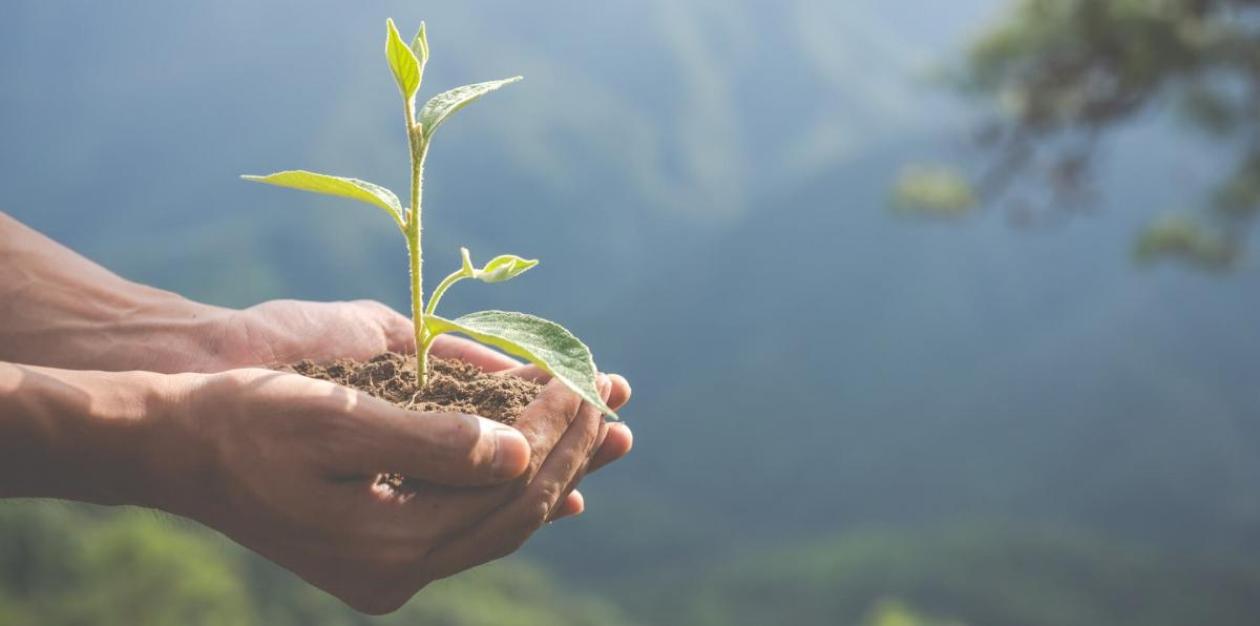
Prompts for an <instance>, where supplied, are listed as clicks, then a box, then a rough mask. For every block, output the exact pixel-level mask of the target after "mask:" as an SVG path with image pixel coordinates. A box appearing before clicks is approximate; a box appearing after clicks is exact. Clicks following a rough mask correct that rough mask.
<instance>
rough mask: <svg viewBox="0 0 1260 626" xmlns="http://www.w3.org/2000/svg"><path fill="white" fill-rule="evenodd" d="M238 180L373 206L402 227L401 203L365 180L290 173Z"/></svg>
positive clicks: (392, 195)
mask: <svg viewBox="0 0 1260 626" xmlns="http://www.w3.org/2000/svg"><path fill="white" fill-rule="evenodd" d="M241 178H243V179H245V180H250V181H254V182H258V183H266V184H268V185H275V186H277V187H288V188H290V189H300V190H302V191H310V192H312V193H322V194H326V195H330V196H341V197H343V198H351V199H353V200H358V201H359V202H366V203H368V204H373V205H376V206H378V207H380V208H382V209H384V210H385V212H386V213H388V214H389V216H390V217H392V218H394V221H395V222H396V223H397V224H398V226H399V228H402V227H403V223H404V221H405V219H406V218H405V217H404V215H403V208H402V203H400V202H399V201H398V196H396V195H394V192H392V191H390V190H388V189H386V188H384V187H381V186H380V185H375V184H373V183H369V182H367V181H366V180H359V179H357V178H344V177H341V176H329V175H327V174H318V173H316V172H307V171H305V170H290V171H287V172H276V173H274V174H268V175H266V176H250V175H245V176H242V177H241Z"/></svg>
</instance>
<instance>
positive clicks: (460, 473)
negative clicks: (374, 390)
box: [337, 398, 531, 486]
mask: <svg viewBox="0 0 1260 626" xmlns="http://www.w3.org/2000/svg"><path fill="white" fill-rule="evenodd" d="M353 414H354V415H355V417H356V419H354V420H351V422H350V424H348V427H347V428H346V429H345V431H348V432H341V433H339V436H340V438H339V441H338V443H337V449H339V450H341V451H342V454H341V455H340V459H339V464H338V469H339V470H341V471H346V472H352V473H354V474H358V475H369V476H370V475H375V474H378V473H396V474H402V475H404V476H410V477H413V478H419V479H422V480H426V481H429V482H433V483H439V484H444V485H452V486H471V485H488V484H495V483H501V482H504V481H508V480H511V479H513V478H515V477H517V476H519V475H520V474H521V473H522V472H524V471H525V469H526V468H527V467H529V465H530V457H531V453H530V448H529V443H528V442H527V440H526V439H525V437H524V436H523V435H522V434H521V432H520V431H518V430H516V429H515V428H512V427H510V426H504V425H502V424H499V423H498V422H494V421H491V420H488V419H486V418H484V417H479V416H476V415H464V414H460V413H425V414H419V415H417V414H416V413H415V412H412V411H404V410H402V409H399V408H397V407H394V406H392V405H389V404H387V403H385V402H382V401H378V400H376V399H375V398H361V399H360V400H359V405H358V406H357V407H356V408H355V409H354V411H353Z"/></svg>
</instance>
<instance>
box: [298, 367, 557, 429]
mask: <svg viewBox="0 0 1260 626" xmlns="http://www.w3.org/2000/svg"><path fill="white" fill-rule="evenodd" d="M282 369H284V370H286V371H291V372H296V373H298V374H302V375H303V376H309V377H311V378H318V379H320V380H329V381H332V382H335V383H338V384H341V385H345V386H347V387H352V388H354V389H358V390H361V391H365V392H367V393H369V394H372V395H373V396H376V397H378V398H381V399H383V400H387V401H389V402H392V403H394V404H396V405H398V406H400V407H403V408H405V409H413V410H416V411H435V412H444V411H452V412H457V413H469V414H472V415H480V416H482V417H485V418H489V419H492V420H495V421H497V422H502V423H504V424H511V423H513V422H515V421H516V418H517V417H519V416H520V414H521V412H522V411H524V410H525V407H526V405H528V404H529V403H530V402H532V401H533V399H534V398H535V397H536V396H537V395H538V393H539V392H540V391H542V386H541V385H539V384H538V383H535V382H533V381H529V380H524V379H521V378H517V377H515V376H505V375H501V374H487V373H485V372H483V371H481V370H480V369H478V368H477V367H476V366H474V365H470V364H468V363H465V362H463V361H455V360H448V359H438V358H432V357H430V358H429V384H428V386H426V387H425V389H424V391H420V390H418V389H417V388H416V367H415V358H414V357H412V356H406V355H401V354H396V353H393V352H386V353H384V354H380V355H377V356H375V357H373V358H372V359H371V360H369V361H366V362H364V361H351V360H346V359H341V360H337V361H332V362H329V363H315V362H312V361H299V362H297V363H294V364H292V365H287V366H285V367H283V368H282Z"/></svg>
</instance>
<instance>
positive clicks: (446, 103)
mask: <svg viewBox="0 0 1260 626" xmlns="http://www.w3.org/2000/svg"><path fill="white" fill-rule="evenodd" d="M521 78H522V77H520V76H513V77H512V78H505V79H503V80H492V81H490V82H485V83H477V84H475V85H464V86H463V87H456V88H454V89H452V90H450V91H443V92H442V93H440V94H438V95H436V96H433V97H432V98H430V99H429V101H428V102H426V103H424V108H422V109H420V124H421V125H422V126H423V128H424V138H425V140H428V139H429V138H430V137H432V136H433V131H435V130H437V127H438V126H441V125H442V122H445V121H446V118H448V117H450V116H451V114H452V113H454V112H456V111H458V110H460V109H462V108H464V107H466V106H468V105H469V104H472V102H473V101H474V100H476V99H477V98H480V97H482V96H484V95H486V94H488V93H490V92H491V91H494V90H495V89H498V88H499V87H502V86H504V85H510V84H512V83H514V82H516V81H518V80H521Z"/></svg>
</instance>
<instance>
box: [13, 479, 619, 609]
mask: <svg viewBox="0 0 1260 626" xmlns="http://www.w3.org/2000/svg"><path fill="white" fill-rule="evenodd" d="M628 623H629V622H628V620H627V619H626V618H625V616H624V615H622V613H621V612H620V611H618V610H617V609H616V608H615V607H613V606H612V605H610V604H609V603H608V602H606V601H602V600H600V599H598V598H595V597H593V596H589V595H585V594H580V593H573V592H569V591H566V590H564V589H563V588H562V587H561V586H559V585H557V584H556V583H555V581H554V580H553V579H552V578H551V577H550V576H549V575H548V574H547V573H546V572H545V571H543V570H541V569H538V568H536V567H533V566H530V565H528V564H526V563H523V562H520V561H519V560H514V561H510V562H505V563H500V564H495V565H493V566H488V567H482V568H478V569H477V570H474V571H472V572H468V573H466V574H464V575H461V576H459V577H458V578H456V579H452V580H447V581H442V582H439V583H435V584H434V585H432V586H431V587H430V588H428V589H426V590H425V591H423V592H421V594H420V595H419V596H417V598H416V599H415V600H413V601H412V602H410V603H408V604H407V605H405V606H404V607H403V608H402V609H401V610H399V611H398V612H397V613H394V614H392V615H390V616H388V617H384V618H370V617H367V616H364V615H360V614H358V613H356V612H355V611H353V610H352V609H350V608H348V607H346V606H344V605H342V604H341V603H340V602H338V601H337V600H335V599H334V598H332V597H331V596H328V595H326V594H323V593H321V592H319V591H317V590H315V589H314V588H313V587H311V586H310V585H307V584H306V583H304V582H302V581H301V580H300V579H298V578H297V577H296V576H294V575H292V574H290V573H289V572H287V571H285V570H283V569H281V568H279V567H277V566H275V565H273V564H271V563H268V562H266V561H264V560H263V559H262V557H258V556H255V555H253V554H251V553H249V552H247V551H245V550H242V549H240V548H238V547H236V546H234V545H233V544H231V543H230V542H229V541H228V540H227V539H225V538H223V537H222V536H220V535H218V534H215V533H211V532H208V531H205V530H202V529H201V528H199V527H195V526H192V525H189V524H186V523H185V522H183V521H181V520H177V519H174V518H167V517H162V516H157V515H154V514H153V513H150V512H147V511H137V510H104V509H100V508H97V507H90V506H84V505H70V504H63V503H56V502H15V501H10V502H3V503H0V624H3V625H5V626H8V625H10V624H12V625H14V626H19V625H22V626H25V625H28V624H29V625H32V626H34V625H38V626H88V625H91V626H168V625H171V624H178V625H180V626H185V625H187V626H222V625H228V624H230V625H231V626H369V625H379V626H389V625H393V624H397V625H399V626H402V625H404V624H444V625H448V626H491V625H496V626H498V625H502V626H516V625H521V626H525V625H532V624H553V625H556V626H599V625H606V626H625V625H627V624H628Z"/></svg>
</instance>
